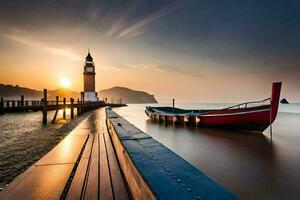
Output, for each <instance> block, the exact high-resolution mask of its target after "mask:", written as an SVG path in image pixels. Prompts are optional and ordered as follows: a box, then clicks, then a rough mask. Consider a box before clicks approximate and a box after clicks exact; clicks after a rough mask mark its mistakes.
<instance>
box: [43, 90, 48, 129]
mask: <svg viewBox="0 0 300 200" xmlns="http://www.w3.org/2000/svg"><path fill="white" fill-rule="evenodd" d="M47 104H48V102H47V89H44V98H43V124H47Z"/></svg>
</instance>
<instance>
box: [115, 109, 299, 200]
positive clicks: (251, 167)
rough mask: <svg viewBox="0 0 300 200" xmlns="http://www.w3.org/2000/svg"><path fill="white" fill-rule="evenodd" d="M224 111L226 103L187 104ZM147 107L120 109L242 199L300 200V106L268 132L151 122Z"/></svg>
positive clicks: (282, 111) (287, 111)
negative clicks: (270, 135)
mask: <svg viewBox="0 0 300 200" xmlns="http://www.w3.org/2000/svg"><path fill="white" fill-rule="evenodd" d="M177 106H178V107H183V108H205V107H209V108H220V107H223V106H225V105H222V104H199V105H196V104H182V105H179V104H178V105H177ZM144 108H145V105H129V106H128V107H124V108H116V109H114V110H115V111H117V112H118V113H119V114H121V115H122V116H123V117H125V118H126V119H127V120H128V121H130V122H131V123H133V124H135V125H136V126H138V127H139V128H140V129H142V130H143V131H145V132H147V133H148V134H149V135H151V136H152V137H154V138H155V139H157V140H158V141H160V142H161V143H163V144H164V145H166V146H168V147H169V148H170V149H172V150H173V151H174V152H176V153H177V154H179V155H180V156H182V157H183V158H185V159H187V160H188V161H189V162H191V163H192V164H193V165H194V166H196V167H197V168H198V169H200V170H202V171H203V172H204V173H206V174H207V175H208V176H210V177H211V178H212V179H214V180H215V181H217V182H218V183H220V184H222V185H223V186H224V187H226V188H228V189H229V190H231V191H233V192H234V193H235V194H237V195H238V196H239V197H240V198H241V199H251V200H252V199H297V200H298V199H300V104H290V105H281V106H280V112H279V114H278V116H277V119H276V121H275V123H274V124H273V140H272V142H271V140H270V137H269V130H266V131H265V132H264V133H263V134H249V133H248V134H247V133H241V132H235V131H224V130H218V129H211V128H210V129H209V128H188V127H186V128H184V127H174V126H171V125H168V126H165V125H163V124H158V123H154V122H151V121H150V120H148V118H147V117H146V115H145V112H144Z"/></svg>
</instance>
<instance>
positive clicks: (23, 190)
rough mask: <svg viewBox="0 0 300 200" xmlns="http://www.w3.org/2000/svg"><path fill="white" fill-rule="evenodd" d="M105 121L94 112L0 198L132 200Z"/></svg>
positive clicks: (101, 110) (2, 199)
mask: <svg viewBox="0 0 300 200" xmlns="http://www.w3.org/2000/svg"><path fill="white" fill-rule="evenodd" d="M129 197H130V195H129V192H128V190H127V188H126V183H125V181H124V179H123V177H122V172H121V170H120V167H119V164H118V160H117V158H116V155H115V152H114V148H113V146H112V142H111V139H110V136H109V134H108V132H107V127H106V123H105V112H104V109H98V110H96V111H93V112H92V114H91V115H90V116H89V117H88V118H87V119H86V120H84V121H83V122H82V123H81V124H80V125H79V126H78V127H76V128H75V129H74V130H73V131H72V132H71V133H70V134H69V135H68V136H67V137H66V138H65V139H64V140H62V141H61V142H60V143H59V144H58V145H57V146H56V147H55V148H54V149H52V150H51V151H50V152H49V153H48V154H46V156H44V157H43V158H42V159H40V160H39V161H37V162H36V163H35V164H34V165H33V166H31V167H30V168H29V169H28V170H26V171H25V172H24V173H23V174H21V175H20V176H18V177H17V178H16V179H15V180H14V181H13V182H12V183H10V184H9V185H8V186H7V187H6V188H5V189H4V190H3V191H2V192H0V199H1V200H4V199H7V200H9V199H12V200H18V199H120V200H126V199H129Z"/></svg>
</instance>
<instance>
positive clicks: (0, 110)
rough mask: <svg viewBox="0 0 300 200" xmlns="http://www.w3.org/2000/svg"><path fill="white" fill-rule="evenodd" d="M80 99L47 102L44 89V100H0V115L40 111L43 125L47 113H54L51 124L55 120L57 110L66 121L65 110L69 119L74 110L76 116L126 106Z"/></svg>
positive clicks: (45, 122) (72, 115) (119, 103)
mask: <svg viewBox="0 0 300 200" xmlns="http://www.w3.org/2000/svg"><path fill="white" fill-rule="evenodd" d="M81 96H82V98H81V99H79V98H78V99H77V100H75V99H73V98H70V100H69V101H67V99H66V98H65V97H64V98H62V100H59V97H58V96H57V97H56V100H55V101H53V100H50V101H49V100H48V94H47V89H44V98H42V99H41V100H39V101H38V100H25V99H24V96H23V95H22V96H21V98H20V99H19V100H4V99H3V98H1V99H0V115H1V114H4V113H10V112H28V111H42V114H43V124H47V113H48V112H49V111H55V114H54V116H53V119H52V122H54V121H55V120H56V117H57V114H58V111H59V110H63V119H66V109H70V117H71V119H73V118H74V116H75V112H74V111H75V110H76V111H77V112H76V113H77V115H80V114H81V113H83V112H86V111H88V110H93V109H97V108H100V107H105V106H110V107H120V106H126V104H124V103H122V100H120V102H116V103H107V102H106V101H95V102H92V101H85V100H84V97H83V95H81Z"/></svg>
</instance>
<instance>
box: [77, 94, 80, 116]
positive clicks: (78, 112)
mask: <svg viewBox="0 0 300 200" xmlns="http://www.w3.org/2000/svg"><path fill="white" fill-rule="evenodd" d="M79 115H80V108H79V98H77V116H79Z"/></svg>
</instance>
